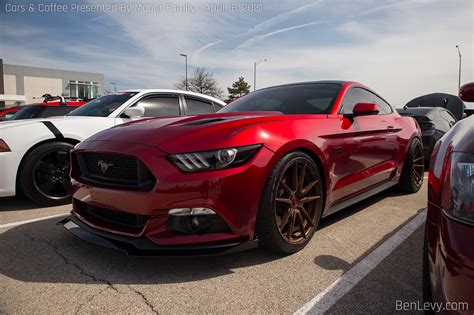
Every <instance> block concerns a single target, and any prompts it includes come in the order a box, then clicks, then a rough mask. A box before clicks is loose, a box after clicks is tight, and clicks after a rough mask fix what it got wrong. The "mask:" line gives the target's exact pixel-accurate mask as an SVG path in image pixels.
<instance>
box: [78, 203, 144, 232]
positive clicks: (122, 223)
mask: <svg viewBox="0 0 474 315" xmlns="http://www.w3.org/2000/svg"><path fill="white" fill-rule="evenodd" d="M76 202H77V203H78V206H79V209H80V210H79V211H80V214H81V215H83V216H84V217H86V218H87V219H88V220H93V221H97V222H98V223H99V224H100V225H104V226H106V227H107V226H109V225H113V226H117V227H123V228H127V229H131V230H133V231H135V232H141V231H142V230H143V229H144V227H145V224H146V222H147V221H148V219H149V218H150V217H149V216H147V215H139V214H133V213H128V212H120V211H113V210H109V209H104V208H99V207H94V206H91V205H88V204H86V203H84V202H82V201H79V200H76Z"/></svg>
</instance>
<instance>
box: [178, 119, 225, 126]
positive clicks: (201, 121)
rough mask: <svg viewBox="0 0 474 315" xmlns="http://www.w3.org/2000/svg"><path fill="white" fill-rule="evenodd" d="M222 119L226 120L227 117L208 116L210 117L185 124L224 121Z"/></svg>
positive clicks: (193, 124) (192, 124) (194, 124)
mask: <svg viewBox="0 0 474 315" xmlns="http://www.w3.org/2000/svg"><path fill="white" fill-rule="evenodd" d="M222 120H225V119H224V118H208V119H201V120H196V121H192V122H190V123H187V124H183V126H196V125H204V124H209V123H212V122H216V121H222Z"/></svg>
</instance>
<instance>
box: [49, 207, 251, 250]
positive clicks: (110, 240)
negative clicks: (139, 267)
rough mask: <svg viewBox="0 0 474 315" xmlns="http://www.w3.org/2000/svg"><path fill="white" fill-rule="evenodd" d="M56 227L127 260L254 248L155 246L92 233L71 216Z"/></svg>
mask: <svg viewBox="0 0 474 315" xmlns="http://www.w3.org/2000/svg"><path fill="white" fill-rule="evenodd" d="M58 224H60V225H63V226H64V227H65V228H66V229H67V230H68V231H70V232H71V233H72V234H74V235H75V236H77V237H78V238H80V239H82V240H84V241H87V242H89V243H93V244H96V245H100V246H103V247H108V248H112V249H116V250H121V251H123V252H125V253H126V254H127V255H130V256H199V255H217V254H230V253H235V252H240V251H244V250H249V249H252V248H255V247H257V246H258V244H257V241H256V240H253V241H248V242H243V243H236V242H232V243H221V244H205V245H194V246H193V245H185V246H158V245H156V244H155V243H153V242H152V241H150V240H149V239H147V238H146V237H140V238H133V237H128V236H122V235H117V234H114V233H107V232H104V231H101V230H97V229H94V228H92V227H90V226H89V225H87V224H85V223H84V222H82V221H81V220H80V219H79V218H77V217H76V216H75V215H71V216H69V217H67V218H65V219H63V220H61V221H59V222H58Z"/></svg>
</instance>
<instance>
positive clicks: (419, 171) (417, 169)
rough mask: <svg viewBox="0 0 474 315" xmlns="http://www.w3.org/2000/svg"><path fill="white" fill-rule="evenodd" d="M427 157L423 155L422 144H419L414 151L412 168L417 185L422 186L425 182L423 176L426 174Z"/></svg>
mask: <svg viewBox="0 0 474 315" xmlns="http://www.w3.org/2000/svg"><path fill="white" fill-rule="evenodd" d="M424 161H425V158H424V156H423V147H422V146H421V145H417V146H415V148H414V152H413V165H412V168H411V172H412V174H413V178H414V179H415V185H416V186H417V187H421V185H422V184H423V176H424V175H425V164H424Z"/></svg>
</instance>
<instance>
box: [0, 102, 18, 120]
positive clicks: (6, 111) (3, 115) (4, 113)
mask: <svg viewBox="0 0 474 315" xmlns="http://www.w3.org/2000/svg"><path fill="white" fill-rule="evenodd" d="M20 109H21V106H13V107H7V108H2V109H0V121H4V120H7V119H9V118H10V117H12V116H13V115H14V114H15V113H16V112H18V111H19V110H20Z"/></svg>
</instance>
